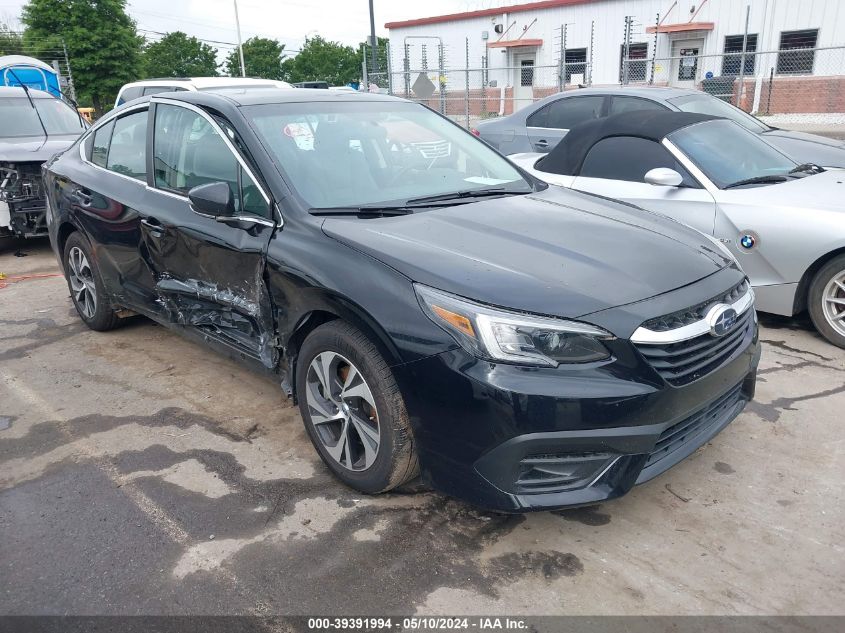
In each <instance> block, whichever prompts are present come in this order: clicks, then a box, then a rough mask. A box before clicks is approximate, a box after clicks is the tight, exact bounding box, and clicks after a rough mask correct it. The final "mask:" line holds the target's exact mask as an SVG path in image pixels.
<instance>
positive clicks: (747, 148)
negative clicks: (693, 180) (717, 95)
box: [666, 120, 798, 189]
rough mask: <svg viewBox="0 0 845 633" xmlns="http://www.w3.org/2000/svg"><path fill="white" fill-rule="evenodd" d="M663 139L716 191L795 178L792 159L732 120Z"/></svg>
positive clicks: (706, 123)
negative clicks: (690, 163)
mask: <svg viewBox="0 0 845 633" xmlns="http://www.w3.org/2000/svg"><path fill="white" fill-rule="evenodd" d="M666 138H668V139H669V140H670V141H671V142H672V143H674V144H675V145H676V146H677V147H678V149H680V150H681V151H682V152H683V153H684V154H686V155H687V157H688V158H689V159H690V160H691V161H692V162H694V163H695V164H696V165H697V166H698V167H699V169H701V171H703V172H704V173H705V175H706V176H707V177H708V178H709V179H710V180H711V181H712V182H713V184H715V185H716V186H717V187H719V188H720V189H725V188H730V187H734V186H738V185H746V184H747V185H752V184H773V183H777V182H785V181H786V180H788V179H790V178H793V177H798V174H796V173H794V170H795V168H796V163H795V162H794V161H793V160H791V159H789V158H787V157H786V156H785V155H783V154H781V153H780V152H779V151H778V150H776V149H775V148H774V147H772V146H771V145H769V144H768V143H766V141H764V140H762V139H761V138H760V137H759V136H757V135H756V134H753V133H752V132H749V131H748V130H747V129H745V128H744V127H741V126H739V125H737V124H735V123H733V122H732V121H725V120H714V121H704V122H702V123H696V124H695V125H690V126H689V127H685V128H683V129H680V130H678V131H677V132H673V133H672V134H670V135H669V136H667V137H666Z"/></svg>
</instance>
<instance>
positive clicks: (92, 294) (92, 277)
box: [62, 232, 120, 332]
mask: <svg viewBox="0 0 845 633" xmlns="http://www.w3.org/2000/svg"><path fill="white" fill-rule="evenodd" d="M91 253H92V249H91V244H90V243H89V242H88V240H87V239H85V237H84V236H83V235H82V234H81V233H79V232H74V233H71V234H70V237H68V238H67V242H66V243H65V251H64V255H63V260H62V262H63V264H64V268H65V279H67V285H68V289H69V290H70V298H71V300H72V301H73V307H75V308H76V312H77V314H79V318H80V319H82V320H83V321H84V322H85V325H87V326H88V327H89V328H91V329H92V330H96V331H97V332H105V331H107V330H111V329H114V328H115V327H117V325H118V324H119V323H120V319H119V318H118V317H117V315H116V314H115V313H114V310H112V308H111V298H110V297H109V296H108V294H107V293H106V290H105V286H104V284H103V280H102V278H101V277H100V272H99V271H98V270H97V264H96V261H95V259H94V258H93V256H92V255H91Z"/></svg>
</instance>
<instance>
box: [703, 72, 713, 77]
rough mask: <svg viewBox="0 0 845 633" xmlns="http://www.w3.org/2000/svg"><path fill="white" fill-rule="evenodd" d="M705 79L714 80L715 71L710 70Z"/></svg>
mask: <svg viewBox="0 0 845 633" xmlns="http://www.w3.org/2000/svg"><path fill="white" fill-rule="evenodd" d="M704 78H705V79H713V71H712V70H708V71H707V73H706V74H705V75H704Z"/></svg>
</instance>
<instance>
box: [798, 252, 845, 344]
mask: <svg viewBox="0 0 845 633" xmlns="http://www.w3.org/2000/svg"><path fill="white" fill-rule="evenodd" d="M843 271H845V255H839V256H838V257H834V258H833V259H831V260H830V261H829V262H827V263H826V264H825V265H824V266H822V267H821V269H820V270H819V272H817V273H816V276H815V277H813V281H812V283H811V284H810V292H809V293H808V295H807V305H808V309H809V311H810V318H811V319H812V320H813V325H815V326H816V329H817V330H818V331H819V334H821V335H822V336H823V337H825V338H826V339H827V340H828V341H829V342H830V343H833V344H834V345H836V346H837V347H842V348H845V335H843V334H842V333H840V332H837V331H836V329H835V328H834V327H833V326H832V325H831V324H830V323H829V322H828V320H827V317H825V313H824V305H825V296H824V295H825V288H826V287H827V285H828V284H829V283H830V282H831V280H832V279H834V278H835V277H839V276H841V275H842V273H843ZM839 297H842V298H843V299H845V291H840V292H839ZM837 298H838V297H837ZM843 327H845V323H843Z"/></svg>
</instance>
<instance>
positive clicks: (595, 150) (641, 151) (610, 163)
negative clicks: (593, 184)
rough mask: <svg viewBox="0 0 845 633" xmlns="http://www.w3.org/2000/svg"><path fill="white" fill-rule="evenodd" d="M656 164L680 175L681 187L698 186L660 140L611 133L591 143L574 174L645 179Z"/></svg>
mask: <svg viewBox="0 0 845 633" xmlns="http://www.w3.org/2000/svg"><path fill="white" fill-rule="evenodd" d="M657 167H668V168H669V169H674V170H675V171H677V172H678V173H679V174H681V176H683V178H684V181H683V183H682V185H683V186H686V187H693V188H699V185H698V183H697V182H696V181H695V180H694V179H693V177H692V176H691V175H690V174H689V172H687V170H686V169H684V168H683V166H682V165H681V164H680V163H679V162H678V161H677V160H675V158H674V157H673V156H672V155H671V154H670V153H669V151H668V150H667V149H666V148H665V147H663V146H662V145H661V144H660V143H657V142H655V141H649V140H646V139H644V138H636V137H633V136H614V137H611V138H606V139H604V140H601V141H599V142H598V143H596V144H595V145H593V147H592V149H590V151H589V152H588V153H587V157H586V158H585V159H584V164H583V165H581V171H580V173H579V174H578V175H579V176H584V177H587V178H605V179H608V180H625V181H628V182H645V181H644V178H645V175H646V173H647V172H649V171H651V170H652V169H655V168H657Z"/></svg>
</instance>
